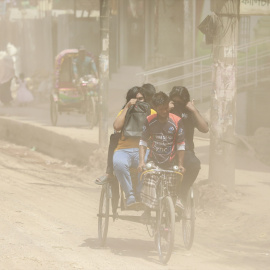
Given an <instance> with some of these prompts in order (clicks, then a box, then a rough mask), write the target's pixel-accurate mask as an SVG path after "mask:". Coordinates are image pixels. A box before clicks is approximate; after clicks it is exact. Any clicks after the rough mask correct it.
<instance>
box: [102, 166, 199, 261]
mask: <svg viewBox="0 0 270 270" xmlns="http://www.w3.org/2000/svg"><path fill="white" fill-rule="evenodd" d="M178 169H179V168H178V166H174V167H173V169H172V170H163V169H160V168H159V167H157V166H155V165H154V164H153V163H151V162H149V163H147V164H146V170H145V171H144V172H143V173H142V175H141V178H143V180H144V181H148V180H147V179H149V178H151V179H153V177H154V179H155V183H156V195H157V196H156V202H155V204H156V207H155V208H154V212H155V216H151V218H149V219H148V220H147V222H142V220H141V217H140V216H135V215H124V214H118V212H117V209H118V208H120V209H121V212H126V211H140V210H143V204H142V203H140V204H139V205H138V204H137V205H131V206H129V207H127V206H126V204H125V198H124V193H123V191H121V192H120V193H121V196H120V206H119V205H118V201H119V197H117V196H118V195H119V184H118V181H117V179H116V178H114V179H113V180H111V181H108V182H106V183H104V184H103V185H102V189H101V194H100V202H99V212H98V215H97V216H98V238H99V241H100V245H101V246H104V245H105V243H106V239H107V233H108V227H109V218H110V217H111V218H113V220H114V221H115V220H117V219H120V220H127V221H132V222H137V223H141V224H145V225H146V226H147V230H148V233H149V235H150V236H151V237H153V238H154V242H155V246H156V248H157V251H158V255H159V259H160V261H161V262H162V263H164V264H166V263H167V262H168V261H169V259H170V257H171V254H172V251H173V247H174V234H175V232H174V230H175V221H176V220H177V221H179V222H180V221H181V220H182V232H183V240H184V246H185V248H187V249H190V248H191V246H192V243H193V238H194V228H195V209H194V198H193V191H192V188H191V189H190V190H189V193H188V196H187V200H186V203H185V208H184V210H182V213H181V214H180V215H179V216H178V218H177V219H176V218H175V207H174V205H175V201H176V194H175V187H176V185H177V183H178V184H179V180H180V182H181V180H182V176H183V175H182V174H181V172H179V170H178ZM131 175H132V178H133V180H136V178H137V174H136V172H134V171H133V172H131ZM134 182H136V181H134Z"/></svg>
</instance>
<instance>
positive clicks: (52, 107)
mask: <svg viewBox="0 0 270 270" xmlns="http://www.w3.org/2000/svg"><path fill="white" fill-rule="evenodd" d="M50 115H51V123H52V125H53V126H56V124H57V120H58V105H57V103H56V102H55V101H54V100H53V99H51V104H50Z"/></svg>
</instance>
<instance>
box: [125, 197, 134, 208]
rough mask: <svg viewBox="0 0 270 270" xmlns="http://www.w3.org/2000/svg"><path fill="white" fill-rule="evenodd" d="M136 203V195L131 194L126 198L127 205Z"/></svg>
mask: <svg viewBox="0 0 270 270" xmlns="http://www.w3.org/2000/svg"><path fill="white" fill-rule="evenodd" d="M134 203H136V200H135V197H134V195H130V196H129V197H128V198H127V200H126V204H127V206H130V205H132V204H134Z"/></svg>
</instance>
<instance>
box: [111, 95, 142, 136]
mask: <svg viewBox="0 0 270 270" xmlns="http://www.w3.org/2000/svg"><path fill="white" fill-rule="evenodd" d="M136 102H137V99H135V98H134V99H131V100H130V101H129V102H128V103H127V104H126V106H125V107H124V109H123V111H122V113H120V114H119V115H118V116H117V117H116V119H115V121H114V123H113V128H114V129H115V130H116V131H120V130H121V129H122V127H123V126H124V123H125V117H126V114H127V111H128V108H129V107H130V106H131V105H134V104H135V103H136Z"/></svg>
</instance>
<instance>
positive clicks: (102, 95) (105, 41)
mask: <svg viewBox="0 0 270 270" xmlns="http://www.w3.org/2000/svg"><path fill="white" fill-rule="evenodd" d="M109 20H110V0H100V55H99V79H100V88H99V146H100V147H106V146H107V144H108V88H109V27H110V22H109Z"/></svg>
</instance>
